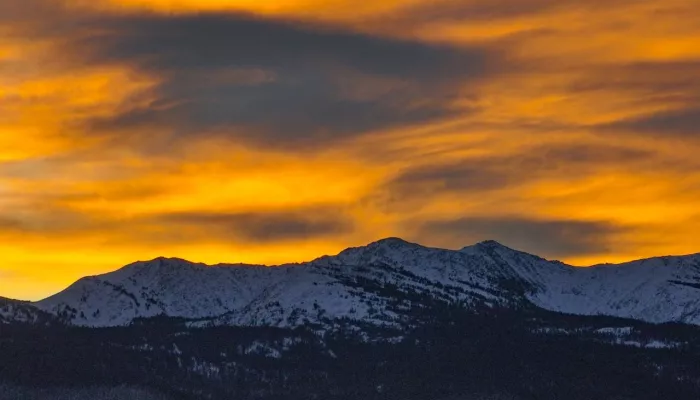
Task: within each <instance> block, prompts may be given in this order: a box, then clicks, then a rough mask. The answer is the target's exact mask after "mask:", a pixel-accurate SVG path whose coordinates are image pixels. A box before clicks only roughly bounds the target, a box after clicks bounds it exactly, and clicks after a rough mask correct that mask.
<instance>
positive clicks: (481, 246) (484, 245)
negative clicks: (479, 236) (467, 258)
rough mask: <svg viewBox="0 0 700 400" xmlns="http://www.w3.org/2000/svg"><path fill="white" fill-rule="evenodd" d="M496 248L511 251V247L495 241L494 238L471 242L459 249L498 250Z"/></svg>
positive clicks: (465, 250)
mask: <svg viewBox="0 0 700 400" xmlns="http://www.w3.org/2000/svg"><path fill="white" fill-rule="evenodd" d="M498 249H503V250H511V251H513V249H511V248H510V247H508V246H506V245H504V244H502V243H500V242H497V241H495V240H484V241H481V242H478V243H476V244H473V245H471V246H465V247H463V248H462V250H460V251H462V252H469V251H473V250H498Z"/></svg>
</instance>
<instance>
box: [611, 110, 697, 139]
mask: <svg viewBox="0 0 700 400" xmlns="http://www.w3.org/2000/svg"><path fill="white" fill-rule="evenodd" d="M599 128H600V129H602V130H605V131H621V132H629V133H637V134H651V135H658V137H660V138H669V137H670V138H680V139H698V138H700V104H698V106H697V107H692V108H686V109H678V110H670V111H665V112H657V113H652V114H649V115H641V116H637V117H632V118H629V119H623V120H619V121H616V122H613V123H610V124H605V125H602V126H600V127H599Z"/></svg>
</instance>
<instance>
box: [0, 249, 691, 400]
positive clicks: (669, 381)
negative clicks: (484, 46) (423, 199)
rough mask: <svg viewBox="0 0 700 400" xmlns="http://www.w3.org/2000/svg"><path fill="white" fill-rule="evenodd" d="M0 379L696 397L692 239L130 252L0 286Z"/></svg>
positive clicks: (527, 399)
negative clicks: (618, 247)
mask: <svg viewBox="0 0 700 400" xmlns="http://www.w3.org/2000/svg"><path fill="white" fill-rule="evenodd" d="M3 385H5V386H4V387H9V388H13V389H12V390H14V391H15V392H17V393H32V392H33V391H35V390H40V393H53V392H56V390H59V392H60V391H61V390H63V389H61V388H64V387H69V388H85V390H89V389H90V388H94V387H99V388H109V387H113V386H116V387H117V389H115V390H116V392H119V390H120V389H119V388H120V387H122V385H129V387H145V390H147V391H152V390H156V391H158V392H160V393H163V394H164V395H165V396H166V397H168V398H172V399H186V400H190V399H191V400H203V399H215V400H219V399H221V400H229V399H232V398H235V399H237V400H283V399H284V400H307V399H321V398H323V399H329V400H334V399H338V400H355V399H358V398H362V399H367V400H399V399H401V400H407V399H408V400H423V399H425V400H474V399H479V400H496V399H498V400H501V399H508V400H543V399H546V400H559V399H567V400H584V399H585V400H589V399H597V400H598V399H600V400H656V399H667V398H673V399H679V400H685V399H688V400H691V399H692V400H696V399H698V398H700V255H688V256H673V257H672V256H667V257H657V258H650V259H646V260H639V261H633V262H629V263H625V264H619V265H612V264H605V265H596V266H591V267H585V268H582V267H574V266H570V265H567V264H564V263H562V262H559V261H550V260H546V259H544V258H541V257H538V256H536V255H532V254H528V253H525V252H522V251H518V250H514V249H511V248H509V247H506V246H504V245H502V244H500V243H498V242H495V241H485V242H481V243H477V244H474V245H470V246H467V247H464V248H462V249H460V250H447V249H439V248H431V247H425V246H421V245H419V244H415V243H410V242H407V241H404V240H402V239H398V238H387V239H383V240H379V241H376V242H374V243H370V244H368V245H366V246H362V247H356V248H349V249H346V250H344V251H342V252H340V253H339V254H337V255H332V256H323V257H320V258H317V259H315V260H313V261H309V262H305V263H299V264H288V265H280V266H263V265H244V264H218V265H211V266H210V265H205V264H198V263H193V262H189V261H186V260H182V259H177V258H157V259H154V260H151V261H139V262H135V263H133V264H130V265H127V266H125V267H123V268H121V269H119V270H116V271H114V272H111V273H107V274H104V275H98V276H90V277H85V278H82V279H80V280H78V281H77V282H75V283H74V284H73V285H71V286H70V287H68V288H67V289H65V290H64V291H62V292H60V293H58V294H56V295H54V296H51V297H49V298H47V299H44V300H41V301H38V302H22V301H16V300H10V299H4V298H0V388H2V387H3ZM57 387H58V389H56V388H57ZM36 388H39V389H36ZM71 390H72V389H71ZM80 390H82V389H80ZM1 397H2V396H1V395H0V398H1Z"/></svg>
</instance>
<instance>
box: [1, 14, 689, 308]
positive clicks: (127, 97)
mask: <svg viewBox="0 0 700 400" xmlns="http://www.w3.org/2000/svg"><path fill="white" fill-rule="evenodd" d="M8 3H9V4H8ZM698 152H700V5H698V3H697V2H696V1H692V0H665V1H663V2H662V1H658V0H635V1H632V0H619V1H605V2H604V1H599V0H581V1H578V2H560V1H553V0H498V1H489V2H486V1H476V0H468V1H453V0H445V1H438V2H430V4H429V5H428V3H427V2H420V1H415V0H392V1H385V2H367V4H364V3H360V4H359V5H358V3H357V2H350V1H345V0H341V1H334V2H328V1H320V0H280V1H269V2H260V1H251V0H241V1H225V0H214V1H202V0H196V1H195V0H178V1H166V0H160V1H146V0H110V1H97V2H96V1H90V2H88V1H79V0H63V1H51V0H25V1H22V2H14V1H12V2H2V3H0V238H1V239H2V241H0V294H1V295H3V296H8V297H16V298H24V299H37V298H41V297H43V296H46V295H48V294H51V293H53V292H55V291H57V290H60V289H62V288H63V287H65V286H66V285H67V284H69V283H71V282H72V281H74V280H75V279H77V278H79V277H81V276H84V275H90V274H96V273H101V272H105V271H108V270H112V269H115V268H116V267H118V266H120V265H122V264H125V263H128V262H131V261H134V260H137V259H148V258H153V257H156V256H160V255H167V256H178V257H183V258H188V259H192V260H194V261H203V262H210V263H214V262H224V261H227V262H248V263H268V264H274V263H282V262H290V261H304V260H308V259H311V258H314V257H316V256H319V255H322V254H326V253H335V252H338V251H339V250H341V249H343V248H345V247H348V246H355V245H362V244H365V243H367V242H370V241H372V240H375V239H378V238H381V237H386V236H401V237H403V238H405V239H408V240H412V241H418V242H420V243H423V244H427V245H432V246H441V247H450V248H459V247H461V246H463V245H467V244H471V243H473V242H475V241H479V240H484V239H495V240H499V241H502V242H503V243H504V244H506V245H509V246H512V247H516V248H520V249H522V250H526V251H530V252H533V253H537V254H539V255H541V256H545V257H548V258H556V259H561V260H564V261H568V262H571V263H574V264H579V265H589V264H593V263H598V262H605V261H611V262H612V261H622V260H628V259H633V258H640V257H645V256H653V255H663V254H672V253H673V254H678V253H692V252H698V251H700V240H698V239H697V238H696V237H697V235H696V233H697V232H698V231H699V230H700V212H699V211H698V210H700V158H698V156H697V154H698Z"/></svg>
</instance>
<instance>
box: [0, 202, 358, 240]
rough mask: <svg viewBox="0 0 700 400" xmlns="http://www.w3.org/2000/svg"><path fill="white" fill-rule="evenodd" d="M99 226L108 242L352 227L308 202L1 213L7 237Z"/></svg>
mask: <svg viewBox="0 0 700 400" xmlns="http://www.w3.org/2000/svg"><path fill="white" fill-rule="evenodd" d="M96 231H100V232H101V238H102V240H104V243H111V244H125V243H132V241H133V240H135V239H137V240H138V241H140V242H142V243H144V244H152V245H162V244H194V243H208V242H217V243H227V242H228V243H231V244H254V245H261V244H269V243H283V242H296V241H305V240H313V239H319V238H329V237H334V236H338V235H342V234H347V233H351V232H352V231H353V221H352V220H351V219H350V218H349V217H348V216H347V215H345V214H344V213H343V212H342V211H341V210H336V209H333V208H328V207H305V208H303V209H291V210H284V211H269V212H268V211H255V212H208V211H188V212H172V213H162V214H144V215H139V216H131V217H125V216H118V215H92V214H89V213H83V212H79V211H74V210H71V209H70V208H68V207H65V206H62V205H61V204H58V203H56V204H51V205H49V204H45V205H44V207H42V208H40V209H38V210H32V211H24V212H21V213H19V214H18V215H16V216H12V217H11V216H0V235H2V236H7V237H15V238H16V237H24V238H30V237H55V236H57V235H61V236H62V237H63V238H67V237H71V238H89V237H90V236H92V235H93V234H94V232H96Z"/></svg>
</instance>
